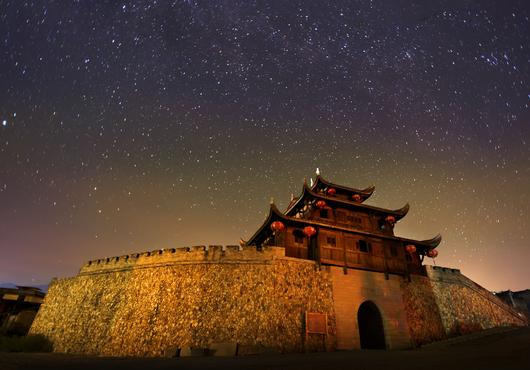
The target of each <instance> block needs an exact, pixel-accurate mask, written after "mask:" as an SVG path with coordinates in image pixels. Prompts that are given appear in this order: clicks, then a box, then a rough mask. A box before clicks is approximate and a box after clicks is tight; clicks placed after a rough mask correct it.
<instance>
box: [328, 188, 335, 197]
mask: <svg viewBox="0 0 530 370" xmlns="http://www.w3.org/2000/svg"><path fill="white" fill-rule="evenodd" d="M327 193H328V195H329V196H330V197H332V196H334V195H335V194H337V190H335V189H333V188H329V189H328V191H327Z"/></svg>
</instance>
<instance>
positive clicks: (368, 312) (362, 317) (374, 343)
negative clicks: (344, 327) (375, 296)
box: [357, 301, 386, 349]
mask: <svg viewBox="0 0 530 370" xmlns="http://www.w3.org/2000/svg"><path fill="white" fill-rule="evenodd" d="M357 322H358V324H359V336H360V338H361V349H386V343H385V330H384V328H383V318H382V317H381V313H380V312H379V309H378V308H377V306H376V305H375V303H373V302H371V301H366V302H363V304H361V306H360V307H359V312H358V313H357Z"/></svg>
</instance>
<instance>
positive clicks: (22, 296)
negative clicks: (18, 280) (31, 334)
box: [0, 286, 45, 335]
mask: <svg viewBox="0 0 530 370" xmlns="http://www.w3.org/2000/svg"><path fill="white" fill-rule="evenodd" d="M44 295H45V293H44V292H43V291H42V290H40V289H39V288H34V287H27V286H14V287H0V334H7V335H25V334H27V332H28V331H29V328H30V327H31V324H32V322H33V319H34V318H35V315H36V314H37V311H38V310H39V307H40V305H41V303H42V301H43V299H44Z"/></svg>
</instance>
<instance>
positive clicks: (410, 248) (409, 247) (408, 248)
mask: <svg viewBox="0 0 530 370" xmlns="http://www.w3.org/2000/svg"><path fill="white" fill-rule="evenodd" d="M405 250H406V251H407V252H409V253H411V254H412V253H414V252H416V246H415V245H412V244H409V245H407V246H406V247H405Z"/></svg>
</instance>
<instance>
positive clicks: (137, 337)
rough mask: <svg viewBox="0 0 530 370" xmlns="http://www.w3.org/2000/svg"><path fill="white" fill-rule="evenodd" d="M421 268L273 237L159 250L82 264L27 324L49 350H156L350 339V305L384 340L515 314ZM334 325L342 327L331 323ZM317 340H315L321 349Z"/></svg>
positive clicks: (289, 346)
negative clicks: (365, 265) (311, 318)
mask: <svg viewBox="0 0 530 370" xmlns="http://www.w3.org/2000/svg"><path fill="white" fill-rule="evenodd" d="M427 272H428V275H429V277H423V276H417V275H413V276H411V279H410V281H409V279H408V278H407V277H404V276H398V275H389V276H388V277H386V276H385V275H384V274H382V273H375V272H369V271H361V270H352V269H350V270H348V271H346V273H345V272H344V271H343V269H342V268H338V267H333V266H323V267H322V268H319V267H318V266H317V264H316V263H315V262H313V261H308V260H302V259H295V258H289V257H285V250H284V249H283V248H279V247H270V248H266V249H265V250H264V251H257V250H256V249H254V248H244V249H243V250H241V249H240V248H239V247H237V246H229V247H220V246H210V247H192V248H188V249H170V250H158V251H153V252H144V253H139V254H132V255H128V256H121V257H113V258H106V259H102V260H96V261H91V262H89V263H87V264H85V265H84V266H83V267H82V268H81V271H80V273H79V275H77V276H75V277H73V278H67V279H58V280H54V281H53V283H52V284H51V285H50V287H49V291H48V294H47V295H46V297H45V300H44V303H43V305H42V306H41V308H40V310H39V313H38V314H37V317H36V319H35V321H34V323H33V325H32V328H31V331H30V332H31V333H34V334H36V333H41V334H44V335H46V336H47V337H48V338H49V339H50V340H51V341H52V342H53V343H54V350H55V351H56V352H66V353H84V354H95V355H109V356H160V355H162V354H164V352H165V351H166V350H167V349H171V348H182V347H198V348H206V347H208V346H209V345H210V344H212V343H218V342H237V343H238V344H239V346H240V348H241V349H245V348H246V349H247V350H253V349H258V348H261V349H263V348H266V349H274V350H277V351H280V352H300V351H304V350H324V349H327V350H331V349H336V348H344V349H351V348H359V333H358V325H357V311H358V308H359V306H360V305H361V304H362V303H363V302H364V301H366V300H370V301H372V302H374V303H375V304H376V305H377V307H378V308H379V310H380V312H381V314H382V317H383V324H384V328H385V337H386V341H387V348H389V349H394V348H406V347H409V346H410V345H422V344H425V343H429V342H432V341H435V340H439V339H443V338H446V337H449V336H454V335H458V334H463V333H467V332H471V331H476V330H480V329H485V328H490V327H494V326H503V325H524V324H526V321H525V319H524V318H523V317H520V316H518V314H517V313H516V312H515V311H513V310H512V309H511V308H510V307H509V306H507V305H506V304H505V303H504V302H502V301H501V300H499V299H497V298H496V297H495V296H494V295H492V294H491V293H490V292H488V291H487V290H485V289H484V288H482V287H480V286H478V285H477V284H475V283H474V282H472V281H471V280H469V279H468V278H466V277H465V276H463V275H461V274H460V272H459V271H458V270H453V269H443V268H433V267H429V266H427ZM306 311H309V312H319V313H326V314H328V318H329V319H328V332H329V335H328V337H327V340H326V341H325V343H324V342H323V341H322V337H321V336H318V335H310V336H309V339H308V340H307V342H306V336H305V317H304V313H305V312H306ZM337 326H340V327H337ZM324 347H325V348H324Z"/></svg>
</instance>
